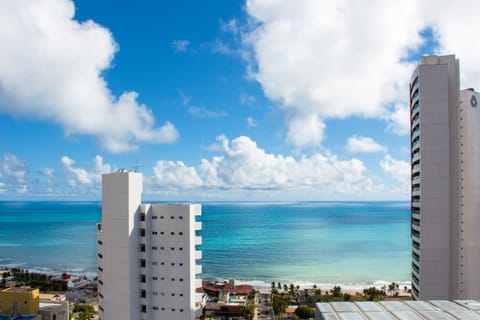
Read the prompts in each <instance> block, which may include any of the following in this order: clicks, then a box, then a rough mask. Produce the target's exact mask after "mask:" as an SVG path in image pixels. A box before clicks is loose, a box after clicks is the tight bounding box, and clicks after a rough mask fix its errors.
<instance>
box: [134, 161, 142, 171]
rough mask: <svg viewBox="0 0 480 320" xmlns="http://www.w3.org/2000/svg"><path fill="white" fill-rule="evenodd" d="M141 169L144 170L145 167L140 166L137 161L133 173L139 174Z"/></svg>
mask: <svg viewBox="0 0 480 320" xmlns="http://www.w3.org/2000/svg"><path fill="white" fill-rule="evenodd" d="M140 168H143V166H141V165H139V164H138V161H135V165H134V166H132V170H133V172H138V170H139V169H140Z"/></svg>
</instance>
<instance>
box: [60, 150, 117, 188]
mask: <svg viewBox="0 0 480 320" xmlns="http://www.w3.org/2000/svg"><path fill="white" fill-rule="evenodd" d="M61 163H62V166H63V170H64V171H65V173H66V176H67V180H68V182H69V185H70V186H72V187H75V186H77V185H94V186H95V187H99V185H100V183H101V181H102V174H104V173H109V172H111V167H110V165H109V164H106V163H103V158H102V157H101V156H99V155H97V156H96V157H95V160H94V165H93V167H91V168H90V169H85V168H81V167H78V166H76V165H75V161H74V160H73V159H71V158H69V157H68V156H63V157H62V159H61Z"/></svg>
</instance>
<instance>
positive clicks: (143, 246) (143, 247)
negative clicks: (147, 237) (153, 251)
mask: <svg viewBox="0 0 480 320" xmlns="http://www.w3.org/2000/svg"><path fill="white" fill-rule="evenodd" d="M140 252H145V244H143V243H142V244H140Z"/></svg>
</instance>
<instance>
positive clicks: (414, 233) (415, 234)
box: [412, 230, 420, 243]
mask: <svg viewBox="0 0 480 320" xmlns="http://www.w3.org/2000/svg"><path fill="white" fill-rule="evenodd" d="M412 240H413V241H416V242H418V243H420V232H419V231H416V230H412Z"/></svg>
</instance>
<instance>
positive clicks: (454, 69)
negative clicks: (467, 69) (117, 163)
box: [410, 55, 480, 300]
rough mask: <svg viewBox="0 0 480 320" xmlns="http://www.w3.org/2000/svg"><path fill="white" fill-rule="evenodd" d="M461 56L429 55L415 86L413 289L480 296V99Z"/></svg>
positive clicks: (430, 295)
mask: <svg viewBox="0 0 480 320" xmlns="http://www.w3.org/2000/svg"><path fill="white" fill-rule="evenodd" d="M459 82H460V81H459V62H458V60H457V59H456V58H455V56H453V55H449V56H428V57H422V58H421V60H420V62H419V65H418V68H417V69H416V70H415V72H414V73H413V75H412V78H411V83H410V110H411V112H410V115H411V116H410V120H411V164H412V189H411V190H412V211H411V212H412V214H411V219H412V225H411V235H412V294H413V297H414V298H416V299H422V300H425V299H429V300H430V299H451V300H454V299H480V274H479V273H478V270H480V232H478V226H480V210H479V209H480V167H479V165H480V110H479V107H478V106H477V104H478V103H477V101H480V96H479V94H478V93H475V92H474V91H473V90H472V89H468V90H463V91H460V89H459V87H460V85H459Z"/></svg>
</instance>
